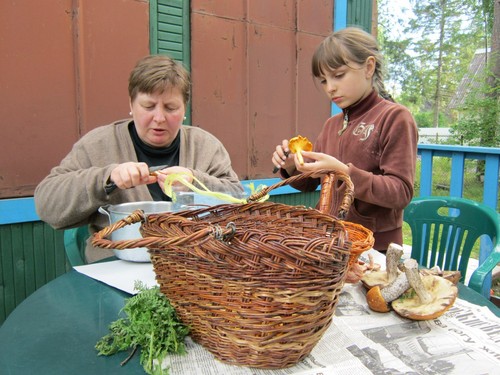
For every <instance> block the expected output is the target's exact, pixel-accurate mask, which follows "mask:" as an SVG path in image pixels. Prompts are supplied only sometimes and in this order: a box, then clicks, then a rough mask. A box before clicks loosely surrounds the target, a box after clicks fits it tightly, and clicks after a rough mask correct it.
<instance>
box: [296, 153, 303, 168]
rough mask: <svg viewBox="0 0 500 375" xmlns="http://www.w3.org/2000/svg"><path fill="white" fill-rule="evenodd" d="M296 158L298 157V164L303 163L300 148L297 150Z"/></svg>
mask: <svg viewBox="0 0 500 375" xmlns="http://www.w3.org/2000/svg"><path fill="white" fill-rule="evenodd" d="M297 159H299V164H300V165H304V157H303V156H302V152H301V150H299V151H298V152H297Z"/></svg>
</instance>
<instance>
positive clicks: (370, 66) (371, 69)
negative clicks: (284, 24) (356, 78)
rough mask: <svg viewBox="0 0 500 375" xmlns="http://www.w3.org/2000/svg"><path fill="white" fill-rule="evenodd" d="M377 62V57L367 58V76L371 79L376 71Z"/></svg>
mask: <svg viewBox="0 0 500 375" xmlns="http://www.w3.org/2000/svg"><path fill="white" fill-rule="evenodd" d="M376 64H377V62H376V60H375V57H373V56H370V57H368V58H367V59H366V78H367V79H371V78H372V77H373V74H374V73H375V66H376Z"/></svg>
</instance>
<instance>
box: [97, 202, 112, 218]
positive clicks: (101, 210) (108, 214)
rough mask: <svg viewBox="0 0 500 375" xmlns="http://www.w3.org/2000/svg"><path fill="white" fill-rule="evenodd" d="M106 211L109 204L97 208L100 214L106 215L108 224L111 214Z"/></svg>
mask: <svg viewBox="0 0 500 375" xmlns="http://www.w3.org/2000/svg"><path fill="white" fill-rule="evenodd" d="M108 209H109V204H107V205H105V206H101V207H99V210H98V211H99V212H100V213H101V214H103V215H106V216H107V217H108V218H109V222H111V214H110V213H109V211H108Z"/></svg>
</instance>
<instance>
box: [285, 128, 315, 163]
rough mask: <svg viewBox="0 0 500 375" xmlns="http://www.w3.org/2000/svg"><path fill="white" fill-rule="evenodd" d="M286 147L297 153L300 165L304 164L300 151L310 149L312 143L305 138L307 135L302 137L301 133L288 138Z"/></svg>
mask: <svg viewBox="0 0 500 375" xmlns="http://www.w3.org/2000/svg"><path fill="white" fill-rule="evenodd" d="M288 148H289V149H290V151H291V152H293V153H294V154H297V158H298V159H299V163H300V165H304V158H303V157H302V154H301V152H302V151H312V149H313V144H312V143H311V141H309V139H307V137H302V136H301V135H298V136H296V137H293V138H292V139H290V141H289V142H288Z"/></svg>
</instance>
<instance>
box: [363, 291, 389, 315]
mask: <svg viewBox="0 0 500 375" xmlns="http://www.w3.org/2000/svg"><path fill="white" fill-rule="evenodd" d="M366 302H368V306H369V307H370V309H372V310H373V311H377V312H389V311H390V308H389V304H388V303H387V302H386V301H385V299H384V297H382V293H381V292H380V287H379V286H378V285H377V286H374V287H373V288H371V289H370V290H369V291H368V292H367V293H366Z"/></svg>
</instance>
